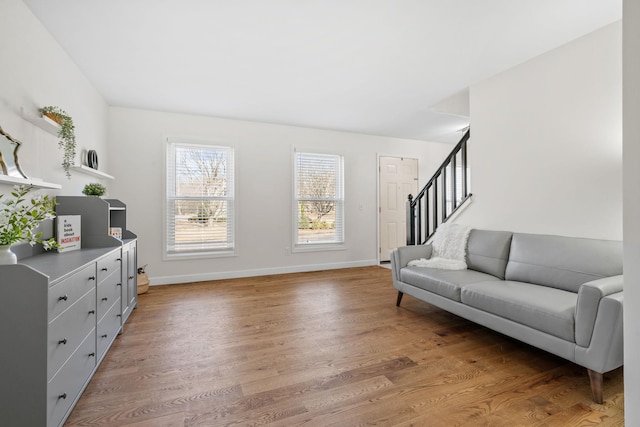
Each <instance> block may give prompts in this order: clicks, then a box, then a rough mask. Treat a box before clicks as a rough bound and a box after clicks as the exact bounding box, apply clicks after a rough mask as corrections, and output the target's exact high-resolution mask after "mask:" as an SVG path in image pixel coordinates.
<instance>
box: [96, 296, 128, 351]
mask: <svg viewBox="0 0 640 427" xmlns="http://www.w3.org/2000/svg"><path fill="white" fill-rule="evenodd" d="M121 319H122V315H121V314H120V299H118V300H117V301H116V304H114V305H113V306H112V307H111V308H110V309H109V311H108V312H107V314H105V316H104V317H103V318H102V320H100V321H99V322H98V330H97V337H96V342H97V348H98V360H100V358H102V356H103V355H104V353H105V352H106V350H107V349H108V348H109V346H110V345H111V343H112V342H113V340H114V338H115V337H116V335H118V332H120V327H121V325H122V320H121Z"/></svg>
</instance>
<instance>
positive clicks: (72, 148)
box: [40, 106, 76, 178]
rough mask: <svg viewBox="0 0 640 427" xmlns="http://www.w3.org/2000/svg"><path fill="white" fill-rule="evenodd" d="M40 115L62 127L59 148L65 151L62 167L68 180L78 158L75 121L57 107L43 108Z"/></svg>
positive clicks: (59, 131) (59, 133) (59, 134)
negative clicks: (70, 169) (70, 170)
mask: <svg viewBox="0 0 640 427" xmlns="http://www.w3.org/2000/svg"><path fill="white" fill-rule="evenodd" d="M40 113H42V115H44V116H47V117H49V118H50V119H51V120H53V121H55V122H56V123H58V124H59V125H60V129H59V130H58V138H60V142H59V143H58V147H59V148H62V149H64V155H63V157H62V167H63V168H64V172H65V173H66V174H67V178H71V173H70V172H69V168H71V166H72V165H73V164H74V162H75V158H76V135H75V126H74V125H73V119H72V118H71V117H70V116H69V115H68V114H67V112H66V111H64V110H63V109H61V108H60V107H55V106H46V107H42V108H41V109H40Z"/></svg>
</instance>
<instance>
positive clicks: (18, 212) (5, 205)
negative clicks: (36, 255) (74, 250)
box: [0, 185, 58, 264]
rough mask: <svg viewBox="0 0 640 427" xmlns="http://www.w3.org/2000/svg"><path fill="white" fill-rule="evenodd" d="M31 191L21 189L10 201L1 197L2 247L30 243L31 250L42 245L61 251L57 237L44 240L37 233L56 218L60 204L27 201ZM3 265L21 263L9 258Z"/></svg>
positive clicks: (16, 189) (44, 198)
mask: <svg viewBox="0 0 640 427" xmlns="http://www.w3.org/2000/svg"><path fill="white" fill-rule="evenodd" d="M29 191H31V186H24V185H17V186H15V187H14V189H13V191H12V192H11V196H13V198H12V199H10V200H8V201H4V200H2V198H3V196H5V194H0V247H1V246H11V245H13V244H14V243H18V242H28V243H29V244H30V245H31V246H33V245H34V244H36V243H41V244H42V246H43V247H44V249H45V250H49V249H57V248H58V242H56V240H55V239H54V238H53V237H52V238H50V239H47V240H43V239H42V232H37V233H36V232H35V230H36V228H37V227H38V225H40V223H41V222H42V221H44V220H45V219H53V218H55V217H56V215H55V211H54V210H53V208H54V206H55V204H56V202H55V200H53V199H51V198H50V197H49V196H43V195H38V196H35V197H33V198H31V199H30V200H27V197H26V196H27V194H28V193H29ZM9 250H10V249H9ZM0 262H5V263H9V264H15V263H16V262H17V259H16V258H15V256H14V257H10V256H9V257H6V256H5V257H2V258H0Z"/></svg>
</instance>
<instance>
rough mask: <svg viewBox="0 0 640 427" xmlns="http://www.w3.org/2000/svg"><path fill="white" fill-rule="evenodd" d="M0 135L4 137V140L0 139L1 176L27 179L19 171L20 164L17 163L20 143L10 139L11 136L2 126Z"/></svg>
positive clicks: (20, 170)
mask: <svg viewBox="0 0 640 427" xmlns="http://www.w3.org/2000/svg"><path fill="white" fill-rule="evenodd" d="M0 135H2V136H4V138H0V170H1V171H2V173H1V175H8V176H17V177H20V178H27V176H26V175H25V174H24V172H22V169H20V162H18V150H19V149H20V146H21V145H22V142H20V141H18V140H17V139H15V138H12V137H11V135H9V134H8V133H6V132H5V131H4V130H3V129H2V126H0Z"/></svg>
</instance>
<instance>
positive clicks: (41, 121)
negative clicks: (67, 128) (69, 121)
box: [22, 108, 60, 136]
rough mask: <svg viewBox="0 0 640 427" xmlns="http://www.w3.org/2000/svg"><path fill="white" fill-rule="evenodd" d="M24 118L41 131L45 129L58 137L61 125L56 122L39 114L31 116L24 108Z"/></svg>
mask: <svg viewBox="0 0 640 427" xmlns="http://www.w3.org/2000/svg"><path fill="white" fill-rule="evenodd" d="M22 118H24V119H25V120H26V121H28V122H30V123H33V124H34V125H36V126H38V127H39V128H40V129H43V130H45V131H47V132H49V133H50V134H52V135H55V136H58V131H59V130H60V125H59V124H58V123H56V122H54V121H53V120H51V119H50V118H49V117H47V116H43V115H42V114H40V113H39V112H38V113H34V114H30V113H29V112H27V111H26V110H25V109H24V108H22Z"/></svg>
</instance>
